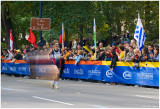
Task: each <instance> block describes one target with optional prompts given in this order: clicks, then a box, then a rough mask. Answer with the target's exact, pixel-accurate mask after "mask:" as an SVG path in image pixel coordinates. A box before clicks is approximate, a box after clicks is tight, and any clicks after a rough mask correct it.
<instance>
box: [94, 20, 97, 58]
mask: <svg viewBox="0 0 160 109" xmlns="http://www.w3.org/2000/svg"><path fill="white" fill-rule="evenodd" d="M93 38H94V46H95V57H96V45H97V44H96V22H95V18H94V21H93Z"/></svg>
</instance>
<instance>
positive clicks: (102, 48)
mask: <svg viewBox="0 0 160 109" xmlns="http://www.w3.org/2000/svg"><path fill="white" fill-rule="evenodd" d="M99 48H100V50H104V49H105V48H104V47H103V43H102V42H100V43H99Z"/></svg>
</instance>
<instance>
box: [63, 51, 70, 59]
mask: <svg viewBox="0 0 160 109" xmlns="http://www.w3.org/2000/svg"><path fill="white" fill-rule="evenodd" d="M69 55H70V53H69V51H68V49H65V55H64V60H68V59H69Z"/></svg>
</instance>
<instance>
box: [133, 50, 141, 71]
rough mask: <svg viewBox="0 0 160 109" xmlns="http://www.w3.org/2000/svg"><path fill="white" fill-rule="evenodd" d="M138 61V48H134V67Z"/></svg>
mask: <svg viewBox="0 0 160 109" xmlns="http://www.w3.org/2000/svg"><path fill="white" fill-rule="evenodd" d="M139 61H140V56H139V49H134V57H133V62H134V67H136V68H138V67H139Z"/></svg>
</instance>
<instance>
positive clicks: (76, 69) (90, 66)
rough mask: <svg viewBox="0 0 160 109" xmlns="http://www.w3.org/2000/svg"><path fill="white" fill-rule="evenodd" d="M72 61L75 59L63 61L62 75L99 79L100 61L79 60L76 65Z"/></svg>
mask: <svg viewBox="0 0 160 109" xmlns="http://www.w3.org/2000/svg"><path fill="white" fill-rule="evenodd" d="M66 63H68V64H66ZM69 63H71V64H69ZM74 63H75V61H65V68H64V71H63V77H67V78H79V79H92V80H101V74H102V72H101V71H102V70H101V66H100V64H102V62H101V61H80V63H79V64H78V65H74Z"/></svg>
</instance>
